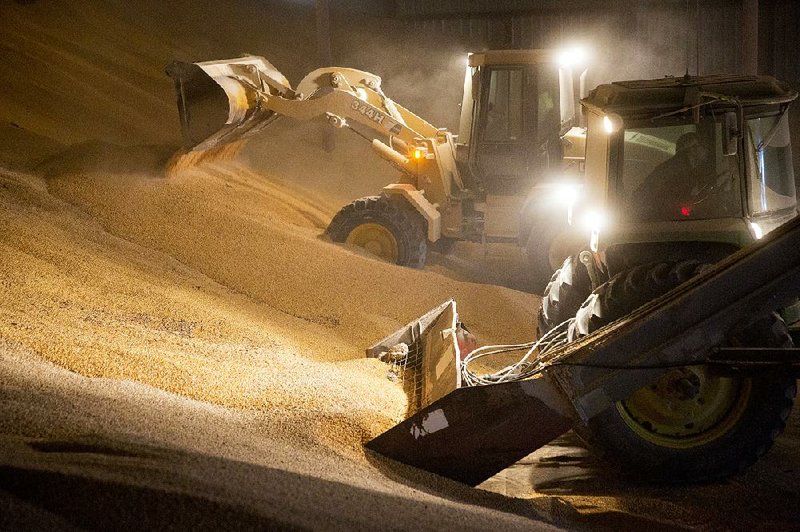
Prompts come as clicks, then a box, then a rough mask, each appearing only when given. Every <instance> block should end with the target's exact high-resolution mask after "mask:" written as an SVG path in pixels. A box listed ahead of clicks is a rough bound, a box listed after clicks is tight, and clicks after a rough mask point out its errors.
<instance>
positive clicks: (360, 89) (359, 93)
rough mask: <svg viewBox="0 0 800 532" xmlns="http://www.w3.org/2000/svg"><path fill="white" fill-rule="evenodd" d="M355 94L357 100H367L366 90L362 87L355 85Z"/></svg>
mask: <svg viewBox="0 0 800 532" xmlns="http://www.w3.org/2000/svg"><path fill="white" fill-rule="evenodd" d="M356 96H358V99H359V100H363V101H365V102H366V101H367V90H366V89H365V88H364V87H356Z"/></svg>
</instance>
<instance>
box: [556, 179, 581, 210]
mask: <svg viewBox="0 0 800 532" xmlns="http://www.w3.org/2000/svg"><path fill="white" fill-rule="evenodd" d="M580 192H581V186H580V185H574V184H564V183H562V184H559V185H556V186H555V187H553V198H554V199H555V200H556V201H557V202H559V203H561V204H562V205H566V206H568V207H572V206H573V205H575V202H576V201H578V195H579V194H580Z"/></svg>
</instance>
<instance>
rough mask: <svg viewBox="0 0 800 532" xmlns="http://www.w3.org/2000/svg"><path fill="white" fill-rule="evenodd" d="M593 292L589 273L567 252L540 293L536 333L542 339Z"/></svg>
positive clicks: (574, 256) (566, 318)
mask: <svg viewBox="0 0 800 532" xmlns="http://www.w3.org/2000/svg"><path fill="white" fill-rule="evenodd" d="M591 292H592V281H591V279H590V278H589V272H588V271H587V270H586V267H585V266H584V265H583V264H581V261H580V259H579V258H578V256H577V255H570V256H569V257H567V258H566V259H565V260H564V264H562V265H561V268H559V269H557V270H556V271H555V273H553V276H552V277H551V278H550V282H549V283H547V286H546V287H545V289H544V292H543V293H542V305H541V306H540V307H539V314H538V319H537V328H538V331H537V335H538V337H539V338H541V337H542V336H543V335H544V334H545V333H546V332H548V331H550V330H551V329H552V328H553V327H555V326H556V325H558V324H560V323H561V322H564V321H566V320H568V319H570V318H572V317H573V316H575V313H576V312H577V311H578V309H579V308H580V306H581V304H582V303H583V302H584V301H585V300H586V297H587V296H588V295H589V294H590V293H591Z"/></svg>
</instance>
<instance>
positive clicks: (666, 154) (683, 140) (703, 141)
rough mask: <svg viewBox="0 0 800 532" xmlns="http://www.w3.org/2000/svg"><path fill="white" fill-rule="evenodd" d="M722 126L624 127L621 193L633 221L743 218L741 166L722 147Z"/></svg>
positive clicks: (706, 123) (706, 122) (705, 123)
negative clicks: (740, 190)
mask: <svg viewBox="0 0 800 532" xmlns="http://www.w3.org/2000/svg"><path fill="white" fill-rule="evenodd" d="M722 141H723V134H722V124H721V123H720V122H718V121H715V120H713V119H712V118H706V119H703V120H701V121H700V123H699V124H693V123H689V124H673V125H667V126H662V127H639V128H628V129H626V130H625V136H624V143H623V159H622V178H621V180H620V181H619V183H618V185H617V195H618V197H619V198H620V199H621V200H622V202H623V205H624V206H625V209H624V211H625V213H626V216H627V217H628V219H629V220H631V221H671V220H688V219H708V218H722V217H729V216H741V211H742V206H741V199H740V197H741V196H740V193H739V186H740V185H739V165H738V163H737V158H736V156H735V155H730V156H726V155H724V153H723V150H722Z"/></svg>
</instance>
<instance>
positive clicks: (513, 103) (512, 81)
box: [483, 69, 522, 142]
mask: <svg viewBox="0 0 800 532" xmlns="http://www.w3.org/2000/svg"><path fill="white" fill-rule="evenodd" d="M521 136H522V70H519V69H514V70H511V69H503V70H492V71H491V77H490V79H489V91H488V97H487V100H486V125H485V127H484V130H483V140H486V141H490V142H513V141H515V140H517V139H518V138H520V137H521Z"/></svg>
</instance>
